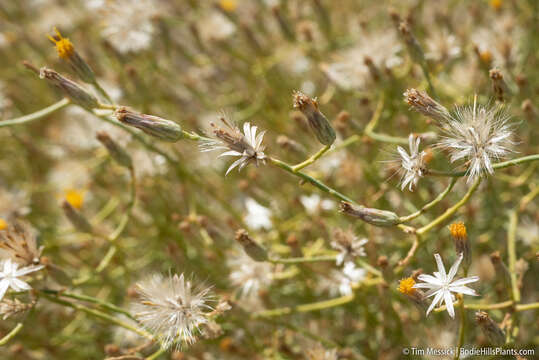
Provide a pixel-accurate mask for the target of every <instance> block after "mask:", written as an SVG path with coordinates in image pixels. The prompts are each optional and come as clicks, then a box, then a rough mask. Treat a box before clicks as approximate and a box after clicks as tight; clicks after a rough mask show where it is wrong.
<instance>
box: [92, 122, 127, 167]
mask: <svg viewBox="0 0 539 360" xmlns="http://www.w3.org/2000/svg"><path fill="white" fill-rule="evenodd" d="M96 138H97V140H99V142H100V143H101V144H103V146H105V147H106V148H107V150H108V152H109V154H110V157H112V158H113V159H114V161H116V162H117V163H118V164H120V165H122V166H125V167H126V168H128V169H132V168H133V162H132V161H131V156H129V154H128V153H127V152H126V151H125V150H124V149H123V148H122V147H121V146H120V145H118V143H116V142H115V141H114V140H112V139H111V138H110V136H109V134H107V133H106V132H104V131H100V132H98V133H97V135H96Z"/></svg>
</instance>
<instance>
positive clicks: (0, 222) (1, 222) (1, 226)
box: [0, 218, 7, 230]
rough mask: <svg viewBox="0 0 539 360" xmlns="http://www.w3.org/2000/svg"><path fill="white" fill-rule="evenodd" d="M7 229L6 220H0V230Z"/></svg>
mask: <svg viewBox="0 0 539 360" xmlns="http://www.w3.org/2000/svg"><path fill="white" fill-rule="evenodd" d="M6 228H7V222H6V220H4V219H2V218H0V230H5V229H6Z"/></svg>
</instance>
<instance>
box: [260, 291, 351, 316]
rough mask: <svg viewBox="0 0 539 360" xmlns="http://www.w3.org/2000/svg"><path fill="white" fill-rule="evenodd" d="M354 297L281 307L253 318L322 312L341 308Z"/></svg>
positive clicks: (346, 296)
mask: <svg viewBox="0 0 539 360" xmlns="http://www.w3.org/2000/svg"><path fill="white" fill-rule="evenodd" d="M354 298H355V296H354V294H351V295H345V296H341V297H338V298H334V299H330V300H324V301H319V302H314V303H310V304H303V305H298V306H294V307H282V308H278V309H272V310H263V311H259V312H255V313H254V314H253V316H254V317H255V318H259V317H273V316H281V315H286V314H290V313H293V312H309V311H316V310H322V309H329V308H332V307H337V306H341V305H344V304H347V303H349V302H351V301H352V300H354Z"/></svg>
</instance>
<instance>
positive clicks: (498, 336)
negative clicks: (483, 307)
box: [475, 311, 505, 345]
mask: <svg viewBox="0 0 539 360" xmlns="http://www.w3.org/2000/svg"><path fill="white" fill-rule="evenodd" d="M475 321H476V322H477V324H478V325H479V327H480V328H481V330H482V331H483V334H485V336H486V337H487V339H489V341H490V342H491V343H492V344H493V345H503V344H505V334H504V332H503V330H502V329H500V327H499V326H498V324H496V323H495V322H494V320H492V319H491V318H490V316H488V313H486V312H484V311H478V312H476V313H475Z"/></svg>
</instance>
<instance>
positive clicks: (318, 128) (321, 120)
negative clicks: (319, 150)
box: [294, 91, 337, 145]
mask: <svg viewBox="0 0 539 360" xmlns="http://www.w3.org/2000/svg"><path fill="white" fill-rule="evenodd" d="M294 107H295V108H297V109H299V110H300V111H301V112H302V113H303V115H305V117H306V118H307V120H308V121H309V125H310V126H311V129H312V131H313V132H314V134H315V135H316V138H317V139H318V141H320V142H321V143H322V144H324V145H331V144H333V142H334V141H335V139H336V137H337V136H336V134H335V130H333V128H332V127H331V124H330V123H329V121H328V119H327V118H326V117H325V116H324V114H322V113H321V112H320V110H319V109H318V103H317V102H316V99H311V98H310V97H308V96H307V95H305V94H303V93H301V92H299V91H296V92H294Z"/></svg>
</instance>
